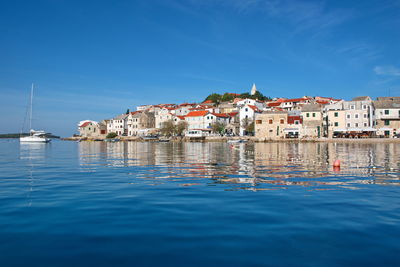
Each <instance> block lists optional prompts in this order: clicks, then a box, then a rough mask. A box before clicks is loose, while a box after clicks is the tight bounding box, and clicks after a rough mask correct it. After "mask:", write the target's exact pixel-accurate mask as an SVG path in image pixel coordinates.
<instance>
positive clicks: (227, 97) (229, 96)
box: [221, 93, 235, 102]
mask: <svg viewBox="0 0 400 267" xmlns="http://www.w3.org/2000/svg"><path fill="white" fill-rule="evenodd" d="M233 99H235V96H234V95H232V94H230V93H225V94H223V95H222V97H221V101H222V102H225V101H232V100H233Z"/></svg>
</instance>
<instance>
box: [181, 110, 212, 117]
mask: <svg viewBox="0 0 400 267" xmlns="http://www.w3.org/2000/svg"><path fill="white" fill-rule="evenodd" d="M208 113H209V112H208V111H207V110H197V111H191V112H189V113H188V114H187V115H186V116H185V117H203V116H205V115H207V114H208Z"/></svg>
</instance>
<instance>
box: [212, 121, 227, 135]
mask: <svg viewBox="0 0 400 267" xmlns="http://www.w3.org/2000/svg"><path fill="white" fill-rule="evenodd" d="M211 129H212V131H213V133H219V134H221V135H223V134H224V132H225V125H224V124H223V123H222V122H219V121H217V122H214V123H212V124H211Z"/></svg>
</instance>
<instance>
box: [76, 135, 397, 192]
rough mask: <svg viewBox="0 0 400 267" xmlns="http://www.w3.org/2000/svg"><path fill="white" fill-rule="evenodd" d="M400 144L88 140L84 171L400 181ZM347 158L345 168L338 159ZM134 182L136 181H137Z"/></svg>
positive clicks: (344, 183) (295, 182) (260, 186)
mask: <svg viewBox="0 0 400 267" xmlns="http://www.w3.org/2000/svg"><path fill="white" fill-rule="evenodd" d="M399 150H400V146H399V145H398V144H388V143H381V144H379V143H376V144H360V143H354V144H349V143H344V144H336V143H256V144H237V145H229V144H226V143H137V142H119V143H103V142H82V143H80V144H79V158H80V164H81V167H82V171H96V170H97V169H98V167H99V166H106V167H116V168H119V167H120V168H126V172H128V173H129V174H130V175H132V179H136V178H142V179H146V180H149V181H152V183H151V184H152V185H153V184H157V183H165V182H168V181H174V182H175V181H178V182H179V183H180V185H184V186H188V185H197V184H200V183H206V184H208V185H213V184H214V185H215V184H227V185H232V186H234V187H235V188H241V189H251V190H268V189H286V188H288V186H305V187H308V188H309V189H311V190H316V189H318V190H327V189H333V188H335V187H336V188H338V187H344V188H348V189H357V188H359V186H360V185H365V184H382V185H385V184H386V185H387V184H390V185H398V184H399V153H398V152H399ZM336 159H339V160H340V161H341V162H342V166H341V168H340V170H334V169H333V168H332V164H333V161H335V160H336ZM132 182H134V180H132Z"/></svg>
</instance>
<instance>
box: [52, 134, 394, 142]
mask: <svg viewBox="0 0 400 267" xmlns="http://www.w3.org/2000/svg"><path fill="white" fill-rule="evenodd" d="M105 139H106V138H99V137H97V138H85V139H82V138H81V137H65V138H60V140H63V141H75V142H77V141H80V142H84V141H86V142H97V141H98V142H103V141H104V140H105ZM118 139H120V140H119V141H121V142H160V141H159V139H156V140H144V139H143V138H141V137H132V136H129V137H126V136H123V137H120V138H118ZM162 140H168V141H167V142H171V143H179V142H227V141H229V140H246V141H247V142H249V143H371V144H373V143H400V138H354V139H353V138H301V139H266V138H257V137H253V136H250V137H249V136H237V137H219V136H207V137H204V138H201V139H199V138H195V139H191V138H188V137H171V138H163V139H162ZM161 142H162V141H161Z"/></svg>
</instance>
